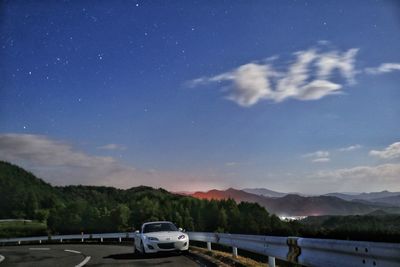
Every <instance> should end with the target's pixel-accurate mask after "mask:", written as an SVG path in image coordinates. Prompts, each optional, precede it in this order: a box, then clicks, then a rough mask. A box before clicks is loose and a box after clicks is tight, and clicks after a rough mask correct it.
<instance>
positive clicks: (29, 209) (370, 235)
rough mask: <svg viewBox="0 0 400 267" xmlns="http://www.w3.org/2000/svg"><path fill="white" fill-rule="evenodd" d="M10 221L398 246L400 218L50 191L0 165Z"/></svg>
mask: <svg viewBox="0 0 400 267" xmlns="http://www.w3.org/2000/svg"><path fill="white" fill-rule="evenodd" d="M10 218H12V219H15V218H24V219H33V220H36V221H38V222H42V223H43V225H47V230H46V231H47V233H48V234H71V233H74V234H75V233H80V232H84V233H95V232H115V231H132V230H133V228H135V229H139V227H140V225H141V224H142V223H143V222H146V221H154V220H168V221H172V222H174V223H175V224H176V225H177V226H178V227H182V228H184V229H186V230H188V231H207V232H227V233H241V234H261V235H281V236H304V237H315V238H334V239H349V240H370V241H387V242H400V224H399V222H400V215H381V216H324V217H310V218H307V219H306V220H304V221H302V222H299V221H294V222H283V221H281V220H280V219H279V218H278V217H277V216H275V215H273V214H269V213H268V211H267V210H265V208H263V207H261V206H260V205H258V204H256V203H247V202H242V203H239V204H238V203H236V202H235V201H234V200H232V199H228V200H222V201H216V200H211V201H208V200H200V199H195V198H192V197H188V196H181V195H176V194H171V193H169V192H167V191H165V190H163V189H153V188H150V187H143V186H141V187H136V188H131V189H128V190H121V189H116V188H112V187H97V186H66V187H52V186H51V185H49V184H47V183H45V182H43V181H42V180H41V179H38V178H36V177H35V176H34V175H33V174H31V173H29V172H26V171H25V170H23V169H21V168H19V167H17V166H15V165H12V164H9V163H6V162H1V161H0V219H10ZM29 229H30V228H29V227H24V228H19V230H18V235H21V233H22V232H21V231H22V230H23V231H25V232H24V234H22V235H36V234H37V230H38V228H35V230H33V228H32V231H30V230H29ZM40 229H41V230H40V231H43V227H42V228H40ZM10 231H11V232H10ZM44 234H46V233H44ZM5 235H7V236H10V235H12V230H10V229H5V228H4V227H3V228H2V226H1V224H0V236H2V237H5Z"/></svg>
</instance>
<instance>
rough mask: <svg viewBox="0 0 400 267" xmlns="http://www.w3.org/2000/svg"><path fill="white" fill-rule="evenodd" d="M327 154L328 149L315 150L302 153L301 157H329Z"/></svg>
mask: <svg viewBox="0 0 400 267" xmlns="http://www.w3.org/2000/svg"><path fill="white" fill-rule="evenodd" d="M329 155H330V153H329V151H323V150H319V151H315V152H312V153H307V154H304V155H303V157H305V158H327V157H329Z"/></svg>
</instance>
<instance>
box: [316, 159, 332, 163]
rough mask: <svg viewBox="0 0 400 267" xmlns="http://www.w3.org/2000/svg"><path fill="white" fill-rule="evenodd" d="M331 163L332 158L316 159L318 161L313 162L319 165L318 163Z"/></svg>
mask: <svg viewBox="0 0 400 267" xmlns="http://www.w3.org/2000/svg"><path fill="white" fill-rule="evenodd" d="M329 161H331V159H330V158H316V159H313V160H312V162H316V163H318V162H329Z"/></svg>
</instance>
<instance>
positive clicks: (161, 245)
mask: <svg viewBox="0 0 400 267" xmlns="http://www.w3.org/2000/svg"><path fill="white" fill-rule="evenodd" d="M157 245H158V247H159V248H161V249H173V248H175V245H174V243H158V244H157Z"/></svg>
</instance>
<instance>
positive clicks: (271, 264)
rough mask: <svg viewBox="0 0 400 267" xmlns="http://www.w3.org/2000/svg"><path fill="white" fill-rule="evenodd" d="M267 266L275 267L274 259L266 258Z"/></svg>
mask: <svg viewBox="0 0 400 267" xmlns="http://www.w3.org/2000/svg"><path fill="white" fill-rule="evenodd" d="M268 266H269V267H275V257H271V256H268Z"/></svg>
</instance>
